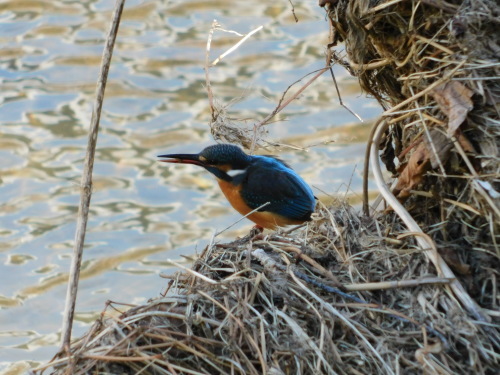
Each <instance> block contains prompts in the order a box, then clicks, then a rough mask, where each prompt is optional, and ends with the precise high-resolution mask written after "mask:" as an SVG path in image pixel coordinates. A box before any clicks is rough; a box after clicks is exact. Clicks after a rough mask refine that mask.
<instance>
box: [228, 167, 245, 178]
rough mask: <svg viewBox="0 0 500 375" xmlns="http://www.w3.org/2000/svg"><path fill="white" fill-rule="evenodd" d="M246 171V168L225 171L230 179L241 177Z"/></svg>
mask: <svg viewBox="0 0 500 375" xmlns="http://www.w3.org/2000/svg"><path fill="white" fill-rule="evenodd" d="M246 171H247V168H245V169H231V170H230V171H227V174H228V175H229V176H231V177H232V178H235V177H236V176H239V175H242V174H243V173H245V172H246Z"/></svg>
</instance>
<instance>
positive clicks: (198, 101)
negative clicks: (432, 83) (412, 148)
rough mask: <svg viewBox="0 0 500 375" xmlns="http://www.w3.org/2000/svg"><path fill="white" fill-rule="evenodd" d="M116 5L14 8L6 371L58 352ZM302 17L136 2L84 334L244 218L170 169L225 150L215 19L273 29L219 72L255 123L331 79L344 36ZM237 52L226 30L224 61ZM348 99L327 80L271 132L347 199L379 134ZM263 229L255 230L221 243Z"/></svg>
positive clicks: (94, 239) (79, 329)
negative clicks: (106, 311)
mask: <svg viewBox="0 0 500 375" xmlns="http://www.w3.org/2000/svg"><path fill="white" fill-rule="evenodd" d="M113 5H114V1H111V0H103V1H85V2H71V1H63V0H59V1H50V2H47V1H36V0H31V1H18V0H7V1H4V2H3V3H2V4H0V40H1V42H2V49H1V50H0V86H1V91H0V124H1V127H0V158H1V160H2V163H1V165H0V197H1V199H0V256H1V259H2V261H1V262H0V309H1V310H0V371H1V370H3V369H6V368H9V367H10V368H11V370H13V371H14V370H15V371H14V373H16V371H18V372H19V373H21V370H22V369H25V368H26V367H27V366H31V365H33V366H35V365H36V364H37V363H39V362H40V361H45V360H47V359H49V358H51V357H52V355H53V354H54V352H55V350H56V346H57V343H58V339H59V337H58V336H59V333H58V330H59V328H60V324H61V312H62V310H63V306H64V297H65V283H66V279H67V272H68V269H69V263H70V254H71V251H72V246H73V237H74V232H75V222H76V213H77V207H78V201H79V189H78V184H79V182H80V178H81V170H82V163H83V159H84V155H85V147H86V143H87V139H86V137H87V128H88V124H89V122H90V116H91V109H92V108H91V105H92V102H93V93H94V90H95V80H96V77H97V73H98V69H99V62H100V56H101V53H102V48H103V43H104V38H105V35H106V32H107V29H108V21H109V18H110V15H111V9H112V7H113ZM295 12H296V14H297V16H298V17H299V22H298V23H295V21H294V19H293V15H292V13H291V11H290V6H289V3H288V2H287V1H283V2H278V3H276V2H268V1H263V0H261V1H253V2H246V1H241V2H228V1H203V0H199V1H180V0H176V1H157V0H136V1H127V3H126V11H125V14H124V19H123V21H122V24H121V26H120V32H119V37H118V40H117V46H116V49H115V52H114V56H113V63H112V67H111V71H110V77H109V81H108V86H107V90H106V99H105V102H104V108H103V116H102V119H101V130H100V134H99V139H98V146H97V152H96V164H95V170H94V189H93V197H92V205H91V213H90V222H89V225H88V233H87V238H86V249H85V254H84V264H83V269H82V281H81V285H80V290H79V299H78V305H77V311H78V312H77V321H76V324H75V328H74V334H75V335H80V334H82V333H83V332H84V331H85V330H86V329H87V328H88V324H89V322H91V321H92V320H93V319H95V317H97V316H98V313H99V312H100V311H101V310H102V308H103V306H104V303H105V301H106V300H108V299H112V300H118V301H123V302H129V303H142V302H145V301H146V300H147V299H149V298H151V297H155V296H157V295H158V294H159V293H160V292H161V291H163V289H164V288H165V286H166V282H165V280H164V279H161V278H160V277H159V276H158V275H159V273H160V272H165V273H172V272H174V271H175V269H174V268H173V267H171V266H170V265H169V263H168V262H167V259H168V258H171V259H175V260H176V261H177V262H181V263H185V264H188V263H189V260H188V259H186V258H185V257H184V256H185V255H192V254H193V253H195V252H196V251H197V252H201V250H202V249H203V247H204V246H205V245H206V244H207V243H208V241H210V239H211V237H212V235H213V233H214V231H216V230H221V229H224V228H226V227H228V226H229V225H230V224H232V223H233V222H234V221H236V220H237V219H239V215H237V214H236V213H234V212H233V210H232V209H231V208H230V207H229V205H228V204H227V203H226V202H225V201H224V199H223V196H222V194H221V193H220V191H219V190H218V188H217V186H216V184H215V183H214V181H213V180H212V178H211V176H210V175H209V174H208V173H206V172H204V171H203V170H200V169H197V168H195V167H193V166H183V167H179V168H170V167H168V166H166V165H160V163H158V162H157V161H156V155H158V154H162V153H170V152H177V151H183V152H197V151H199V150H201V149H202V148H203V147H205V146H207V145H208V144H211V143H213V141H212V138H211V135H210V131H209V129H208V127H207V123H208V121H209V110H208V101H207V95H206V90H205V76H204V72H203V65H204V60H205V45H206V38H207V33H208V30H209V28H210V25H211V23H212V21H213V19H214V18H216V19H217V20H218V21H219V22H220V23H221V24H222V25H223V26H224V27H225V28H226V29H235V30H238V31H239V32H242V33H245V32H248V31H250V30H252V29H254V28H255V27H257V26H258V25H261V24H262V25H264V29H263V30H262V31H261V32H259V33H257V34H255V36H254V37H252V38H251V39H250V40H249V41H248V42H247V43H246V44H245V45H244V46H243V47H242V48H240V49H238V50H237V51H236V52H235V53H233V54H232V55H230V56H229V57H228V58H227V59H225V60H223V61H222V63H220V64H219V65H218V66H217V67H216V68H214V69H212V70H211V79H212V85H213V89H214V92H215V94H216V95H217V97H218V99H219V100H220V101H221V102H222V103H228V102H230V101H231V100H233V99H235V98H240V100H239V101H238V102H237V103H234V104H233V105H232V106H231V107H230V109H229V112H230V114H231V116H232V117H234V118H235V119H242V121H241V124H242V125H243V126H248V127H251V126H252V124H253V123H254V121H258V120H261V119H262V118H263V117H265V116H266V115H267V114H268V113H269V112H270V111H272V109H273V108H274V107H275V105H276V103H277V101H278V100H279V98H280V97H281V95H282V92H283V91H284V90H285V89H286V88H287V87H288V86H289V85H290V84H291V83H292V82H294V81H296V80H297V79H299V78H300V77H302V76H304V75H306V74H307V73H310V72H312V71H314V70H316V69H319V68H321V67H322V65H323V59H324V47H323V46H324V44H325V43H326V38H327V34H328V27H327V24H326V22H325V19H324V16H323V14H322V10H321V9H320V8H317V6H316V4H315V3H314V2H301V3H298V4H295ZM237 40H238V39H237V38H236V37H234V36H233V35H230V34H223V33H220V32H216V34H215V36H214V41H213V43H212V51H211V55H212V57H213V58H215V57H216V56H218V55H220V54H221V53H222V52H224V51H225V50H226V49H227V48H228V47H230V46H232V45H233V44H234V43H235V42H236V41H237ZM335 72H336V74H337V79H338V80H339V82H340V83H341V90H342V92H343V100H344V102H346V103H347V104H348V105H349V106H350V107H351V108H353V109H355V110H356V112H358V113H359V114H360V115H361V116H362V117H363V118H365V119H368V120H370V119H373V118H374V117H375V116H376V115H377V114H378V113H379V112H380V111H379V109H378V108H377V107H376V106H375V105H374V104H373V102H372V101H370V100H368V99H366V98H364V97H363V96H360V93H359V89H358V86H357V84H356V81H355V80H354V79H353V78H350V77H348V76H347V73H346V72H345V71H343V70H342V69H341V68H335ZM337 103H338V101H337V98H336V97H335V92H334V90H333V87H332V83H331V80H330V78H329V77H328V76H327V75H324V76H323V77H321V78H320V79H318V80H317V81H316V82H315V83H314V84H313V85H312V86H311V88H310V89H309V90H307V91H305V92H304V93H303V94H302V95H301V96H300V97H299V98H298V100H296V101H294V102H293V103H292V104H291V105H290V106H289V107H288V108H287V109H286V111H285V112H284V113H283V114H281V115H280V116H279V117H278V120H279V121H278V122H276V123H274V124H272V125H270V126H268V127H267V130H268V134H267V137H268V139H270V140H272V141H275V142H278V143H283V144H285V143H287V144H291V145H294V146H296V149H290V148H284V149H283V150H282V152H281V157H283V158H284V159H286V160H287V161H289V162H290V163H291V164H292V165H293V166H294V167H295V168H296V169H297V170H298V171H299V172H300V173H301V175H302V176H303V177H304V178H305V179H306V180H307V181H309V182H310V183H311V184H312V185H313V186H317V187H318V188H319V189H320V190H318V191H319V193H318V194H317V195H319V196H326V193H327V194H335V193H336V192H337V191H338V190H340V191H342V192H344V191H345V190H346V187H345V186H346V185H347V184H350V189H352V190H353V191H354V192H359V191H360V190H361V178H360V171H361V162H362V155H363V152H364V145H363V144H362V142H363V140H364V139H365V137H366V134H367V131H368V129H369V123H366V124H358V123H356V122H354V121H355V119H354V118H353V116H352V115H351V114H349V113H348V112H347V111H346V110H345V109H343V108H342V107H340V106H338V104H337ZM311 145H315V146H314V147H310V146H311ZM307 147H310V148H309V150H308V151H305V150H301V148H307ZM355 166H357V168H356V169H355ZM353 170H354V172H353ZM322 191H324V192H326V193H325V194H324V193H322ZM250 226H251V224H250V223H249V222H241V223H239V224H237V225H236V226H235V227H233V228H231V229H230V230H229V231H226V232H224V233H223V234H222V235H221V236H220V240H221V241H223V240H227V239H229V238H233V237H234V236H236V235H242V234H244V233H245V232H246V231H247V230H248V228H249V227H250ZM22 361H29V362H22ZM16 369H17V370H16Z"/></svg>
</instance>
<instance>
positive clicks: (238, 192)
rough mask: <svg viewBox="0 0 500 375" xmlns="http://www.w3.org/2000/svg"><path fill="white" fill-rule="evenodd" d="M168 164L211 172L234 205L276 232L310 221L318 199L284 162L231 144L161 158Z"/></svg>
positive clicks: (264, 226) (262, 225)
mask: <svg viewBox="0 0 500 375" xmlns="http://www.w3.org/2000/svg"><path fill="white" fill-rule="evenodd" d="M158 157H159V158H163V159H162V160H160V161H162V162H165V163H179V164H194V165H198V166H200V167H203V168H205V169H206V170H207V171H209V172H210V173H212V174H213V175H214V176H215V178H216V179H217V182H218V183H219V187H220V189H221V190H222V193H223V194H224V195H225V197H226V198H227V200H228V201H229V203H230V204H231V206H233V208H234V209H235V210H236V211H238V212H239V213H240V214H242V215H243V216H245V215H248V214H249V213H250V212H252V211H254V210H256V211H255V212H253V213H250V214H249V215H248V216H247V218H248V219H250V220H252V221H253V222H254V223H255V224H257V226H259V227H262V228H267V229H276V228H277V227H283V226H287V225H296V224H302V223H304V222H306V221H309V220H311V214H312V213H313V212H314V208H315V206H316V197H315V196H314V194H313V192H312V190H311V188H310V187H309V185H308V184H307V183H306V182H305V181H304V180H303V179H302V178H301V177H300V176H299V175H298V174H297V173H296V172H295V171H294V170H293V169H292V168H291V167H290V166H289V165H288V164H286V163H285V162H284V161H282V160H280V159H278V158H276V157H274V156H268V155H265V156H264V155H248V154H246V153H245V152H244V151H243V150H242V149H241V148H239V147H238V146H235V145H231V144H216V145H212V146H208V147H207V148H205V149H203V150H202V151H201V152H199V153H198V154H166V155H159V156H158Z"/></svg>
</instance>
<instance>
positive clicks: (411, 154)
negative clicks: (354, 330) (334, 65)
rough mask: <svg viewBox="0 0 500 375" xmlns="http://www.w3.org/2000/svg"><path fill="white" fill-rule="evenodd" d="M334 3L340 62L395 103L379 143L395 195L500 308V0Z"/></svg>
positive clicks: (468, 283)
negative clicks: (343, 54) (344, 54)
mask: <svg viewBox="0 0 500 375" xmlns="http://www.w3.org/2000/svg"><path fill="white" fill-rule="evenodd" d="M324 3H328V4H327V5H326V9H327V12H328V15H329V18H330V21H331V44H332V45H336V44H337V43H339V42H344V43H345V50H346V52H347V57H348V60H344V57H341V56H338V55H335V56H334V58H333V59H334V60H336V61H339V62H341V63H343V64H344V65H345V66H346V67H347V68H348V69H349V70H350V71H351V73H352V74H353V75H355V76H357V77H358V78H359V81H360V83H361V85H362V87H363V89H364V90H365V91H366V92H368V93H370V94H371V95H373V96H374V97H375V98H376V99H377V100H378V101H379V103H380V104H381V105H382V106H383V107H384V109H385V112H384V113H383V115H382V117H381V118H380V120H379V121H378V122H377V125H376V126H375V127H374V129H373V134H376V133H377V129H378V128H382V129H386V130H385V132H384V133H383V136H381V137H379V138H378V139H377V138H376V137H375V139H374V140H373V144H374V147H377V148H379V149H380V151H381V158H382V161H383V162H384V164H385V166H386V168H387V170H389V171H391V172H392V173H393V174H394V176H395V177H397V178H398V181H397V184H396V185H395V186H394V187H393V193H394V195H395V196H396V197H397V198H398V199H399V201H400V202H402V203H404V205H405V208H406V209H407V211H408V212H409V213H410V214H411V216H412V217H413V218H414V219H415V220H416V221H417V222H418V224H419V225H420V226H421V228H422V229H423V231H424V232H425V233H427V234H429V235H430V236H431V237H432V239H433V240H434V241H435V243H436V244H437V247H438V249H439V251H440V253H441V255H442V256H443V258H444V259H445V261H446V263H447V264H448V265H449V266H450V267H451V268H452V270H453V271H454V272H455V274H456V275H457V277H458V278H459V279H460V281H461V282H462V284H463V285H464V286H465V288H466V289H467V291H468V293H469V294H470V295H471V296H472V297H473V298H474V299H475V300H476V302H477V303H478V304H479V305H481V306H483V307H485V308H491V309H494V310H497V309H498V303H499V302H498V297H499V296H498V287H499V283H498V270H499V269H500V261H499V260H500V247H499V244H500V237H499V233H500V194H499V191H500V151H499V150H500V148H499V146H500V79H499V77H500V61H499V56H500V38H499V35H500V34H499V33H498V29H499V27H500V7H499V6H498V1H496V0H481V1H475V0H449V1H442V0H420V1H416V0H411V1H410V0H407V1H398V0H390V1H386V0H381V1H377V0H355V1H348V0H333V1H326V2H324ZM365 211H366V212H368V209H367V208H366V210H365ZM485 291H488V292H487V293H486V294H485Z"/></svg>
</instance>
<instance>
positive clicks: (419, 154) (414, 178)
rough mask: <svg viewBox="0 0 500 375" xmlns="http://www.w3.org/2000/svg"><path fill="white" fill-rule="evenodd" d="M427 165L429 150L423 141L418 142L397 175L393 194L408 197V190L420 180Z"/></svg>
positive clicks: (400, 197)
mask: <svg viewBox="0 0 500 375" xmlns="http://www.w3.org/2000/svg"><path fill="white" fill-rule="evenodd" d="M429 167H430V154H429V151H428V150H427V147H426V145H425V143H424V142H420V143H419V145H418V146H417V148H416V149H415V151H414V152H413V154H412V155H411V156H410V159H409V160H408V163H406V165H404V167H403V169H402V171H401V174H400V175H399V179H398V183H397V185H396V187H395V188H394V191H393V193H394V195H395V196H396V197H397V198H398V199H399V200H405V199H406V198H408V197H409V195H410V190H412V189H413V188H414V187H415V186H417V185H418V184H420V183H421V182H422V180H423V179H424V174H425V173H426V172H427V171H428V170H429Z"/></svg>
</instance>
